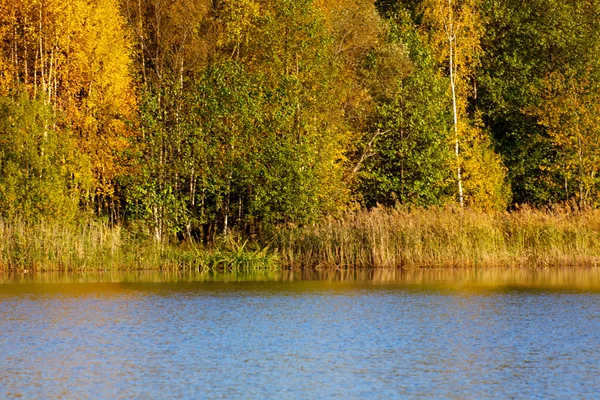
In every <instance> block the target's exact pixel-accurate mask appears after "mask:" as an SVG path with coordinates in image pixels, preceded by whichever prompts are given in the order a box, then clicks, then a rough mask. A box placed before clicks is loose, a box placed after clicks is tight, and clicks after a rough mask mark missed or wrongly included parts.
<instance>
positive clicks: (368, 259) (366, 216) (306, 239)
mask: <svg viewBox="0 0 600 400" xmlns="http://www.w3.org/2000/svg"><path fill="white" fill-rule="evenodd" d="M598 264H600V211H599V210H592V209H589V210H584V211H578V210H572V209H569V208H560V207H554V208H548V209H546V210H535V209H531V208H528V207H524V208H521V209H519V210H516V211H513V212H510V213H508V212H503V213H501V212H498V213H489V212H487V213H483V212H478V211H473V210H461V209H455V208H451V207H447V208H429V209H424V208H413V209H408V208H405V207H395V208H384V207H378V208H374V209H372V210H370V211H367V210H360V211H352V212H348V213H346V214H345V215H343V216H342V217H341V218H337V219H328V220H326V221H323V222H322V223H319V224H313V225H306V226H303V227H291V226H286V227H283V226H279V227H277V228H273V229H271V230H270V231H268V232H267V233H265V234H264V236H263V237H262V238H260V239H258V240H255V241H252V242H250V241H248V240H243V239H241V238H240V237H239V236H236V235H234V234H230V235H229V236H228V237H227V238H225V239H221V240H218V241H216V243H214V244H211V245H202V244H199V243H194V242H193V241H189V240H186V241H183V242H171V243H157V242H155V241H154V240H152V239H151V238H150V237H144V236H141V235H139V234H135V235H134V234H133V233H132V231H130V230H128V229H126V228H122V227H119V226H113V227H110V226H109V225H108V224H105V223H100V222H87V223H79V224H73V225H65V224H40V223H38V224H27V223H23V222H13V223H8V222H5V221H1V222H0V269H4V270H21V271H23V270H32V271H50V270H72V271H77V270H150V269H161V270H197V271H209V270H210V271H244V272H250V271H259V270H275V269H280V268H291V269H306V268H324V269H326V268H332V269H333V268H396V267H456V266H460V267H488V266H489V267H495V266H526V267H539V266H565V265H576V266H596V265H598Z"/></svg>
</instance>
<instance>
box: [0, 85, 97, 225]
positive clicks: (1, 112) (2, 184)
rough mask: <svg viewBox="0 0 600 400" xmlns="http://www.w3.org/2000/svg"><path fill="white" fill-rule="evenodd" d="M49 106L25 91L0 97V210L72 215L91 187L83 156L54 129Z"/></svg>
mask: <svg viewBox="0 0 600 400" xmlns="http://www.w3.org/2000/svg"><path fill="white" fill-rule="evenodd" d="M54 121H55V118H54V115H53V112H52V109H51V107H49V106H48V105H46V104H45V103H44V102H43V101H42V100H30V98H29V96H28V95H27V94H26V93H21V94H18V95H14V96H3V97H0V216H1V217H3V218H7V219H24V220H41V219H56V220H61V221H69V220H72V219H73V218H74V217H75V215H76V212H77V207H78V204H79V200H80V197H81V196H82V194H83V193H84V192H85V191H86V190H88V189H89V184H90V175H89V165H87V164H86V157H85V156H84V155H82V154H80V153H78V152H77V151H76V150H75V143H74V141H73V140H72V139H71V138H70V137H69V134H68V132H60V131H58V130H56V125H55V123H54Z"/></svg>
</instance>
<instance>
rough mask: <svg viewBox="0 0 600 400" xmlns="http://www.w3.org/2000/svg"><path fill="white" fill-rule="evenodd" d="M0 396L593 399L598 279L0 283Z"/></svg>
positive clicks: (268, 276)
mask: <svg viewBox="0 0 600 400" xmlns="http://www.w3.org/2000/svg"><path fill="white" fill-rule="evenodd" d="M0 329H1V333H0V398H19V397H23V398H88V397H93V398H111V399H112V398H144V399H146V398H209V399H216V398H227V399H230V398H259V399H262V398H292V399H293V398H319V399H321V398H344V399H346V398H354V399H363V398H364V399H388V398H461V399H462V398H466V399H469V398H472V399H481V398H597V397H598V396H599V394H600V268H591V269H569V268H553V269H535V270H534V269H527V268H523V269H500V268H498V269H484V270H472V269H464V270H463V269H451V270H447V269H439V270H420V269H416V270H391V271H390V270H376V271H328V272H327V271H324V272H319V271H308V272H304V273H298V272H290V271H282V272H269V273H255V274H247V275H244V274H209V273H158V272H154V273H150V272H145V273H144V272H137V273H89V274H83V273H81V274H60V273H54V274H35V275H31V274H20V275H7V274H4V275H0Z"/></svg>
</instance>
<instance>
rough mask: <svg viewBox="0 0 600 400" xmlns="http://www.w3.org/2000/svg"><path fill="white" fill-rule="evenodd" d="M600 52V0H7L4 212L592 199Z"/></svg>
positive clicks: (139, 221)
mask: <svg viewBox="0 0 600 400" xmlns="http://www.w3.org/2000/svg"><path fill="white" fill-rule="evenodd" d="M599 63H600V1H597V0H573V1H569V2H565V1H559V0H543V1H542V0H530V1H526V2H522V1H516V0H397V1H395V0H377V1H373V0H70V1H66V0H1V1H0V220H1V221H2V224H3V226H14V225H15V224H17V225H18V224H26V225H32V224H38V225H39V224H62V225H67V224H75V225H77V224H82V221H86V222H85V223H87V224H88V225H89V224H91V223H92V222H90V221H100V222H98V223H104V224H106V225H107V226H108V227H111V229H112V228H114V227H117V228H118V229H125V230H127V231H128V232H131V234H132V235H138V236H139V235H145V236H146V237H147V238H149V239H151V240H153V241H155V242H158V243H168V242H182V241H186V240H188V241H195V242H197V243H209V242H212V241H214V240H215V238H217V237H222V236H227V235H228V234H229V233H230V232H236V234H238V235H242V236H243V237H249V238H255V237H259V238H260V237H265V235H267V233H268V232H273V231H274V230H275V231H277V229H284V228H282V227H287V228H285V229H299V228H302V227H309V226H315V224H319V223H322V222H323V221H326V220H329V221H330V220H332V219H333V220H335V218H339V217H340V216H343V215H348V213H361V212H362V211H361V210H372V209H377V208H381V207H388V208H390V209H393V208H394V207H396V208H397V209H398V208H401V209H402V210H411V209H412V210H417V211H416V212H417V213H419V212H425V211H424V210H427V209H435V210H439V209H444V208H450V209H452V210H460V209H464V210H469V212H476V213H482V215H485V214H488V215H491V214H492V213H498V212H500V213H501V212H505V211H507V210H516V209H519V208H520V207H523V205H525V207H531V208H533V209H550V208H551V207H566V208H568V209H577V210H592V211H590V212H593V210H595V209H596V207H598V205H600V177H599V176H598V167H599V166H600V161H599V160H598V156H599V155H600V148H599V146H600V68H599ZM353 215H358V214H353ZM11 224H12V225H11ZM278 227H279V228H278ZM266 232H267V233H266Z"/></svg>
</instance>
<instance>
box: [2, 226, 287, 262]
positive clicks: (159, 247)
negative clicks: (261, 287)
mask: <svg viewBox="0 0 600 400" xmlns="http://www.w3.org/2000/svg"><path fill="white" fill-rule="evenodd" d="M279 265H280V263H279V262H278V259H277V256H276V255H275V254H273V253H272V252H269V251H268V249H267V248H255V247H253V246H250V245H248V243H247V242H241V241H240V240H239V239H234V238H232V237H230V238H229V239H228V240H226V241H223V242H222V243H221V245H220V247H219V248H216V247H204V246H201V245H199V244H194V243H190V242H186V243H176V244H165V243H157V242H155V241H154V240H152V239H150V238H143V237H141V238H140V237H139V235H133V234H131V233H130V232H128V231H127V230H125V229H122V228H121V227H119V226H109V225H108V224H105V223H102V222H97V221H89V222H86V223H79V224H59V223H45V224H28V223H25V222H12V223H7V222H5V221H3V220H1V219H0V270H12V271H14V270H17V271H66V270H68V271H93V270H145V269H153V270H159V269H160V270H195V271H213V270H214V271H244V272H252V271H259V270H273V269H278V268H279Z"/></svg>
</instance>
